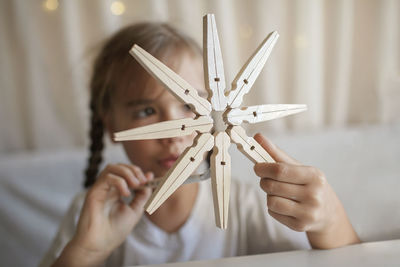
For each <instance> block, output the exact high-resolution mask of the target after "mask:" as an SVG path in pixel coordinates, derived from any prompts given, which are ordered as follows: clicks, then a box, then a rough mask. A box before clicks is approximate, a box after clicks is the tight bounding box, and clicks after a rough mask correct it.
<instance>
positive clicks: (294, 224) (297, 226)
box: [268, 210, 307, 232]
mask: <svg viewBox="0 0 400 267" xmlns="http://www.w3.org/2000/svg"><path fill="white" fill-rule="evenodd" d="M268 213H269V215H271V216H272V217H273V218H274V219H275V220H277V221H278V222H280V223H282V224H284V225H286V226H287V227H289V228H290V229H292V230H295V231H298V232H304V231H307V227H306V225H304V224H302V223H300V222H299V220H297V219H296V218H294V217H290V216H285V215H281V214H279V213H276V212H273V211H272V210H268Z"/></svg>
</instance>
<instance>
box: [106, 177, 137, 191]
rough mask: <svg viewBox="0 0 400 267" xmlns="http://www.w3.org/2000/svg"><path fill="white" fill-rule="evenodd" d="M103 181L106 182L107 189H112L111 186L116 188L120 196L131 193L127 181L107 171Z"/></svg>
mask: <svg viewBox="0 0 400 267" xmlns="http://www.w3.org/2000/svg"><path fill="white" fill-rule="evenodd" d="M105 183H106V184H107V186H108V189H109V191H110V190H112V188H116V189H117V191H118V192H119V194H120V195H122V196H130V195H131V191H130V190H129V187H128V184H127V181H126V180H124V179H122V178H121V177H119V176H117V175H114V174H112V173H109V174H108V175H107V178H106V180H105Z"/></svg>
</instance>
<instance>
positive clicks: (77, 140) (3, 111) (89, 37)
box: [0, 0, 400, 154]
mask: <svg viewBox="0 0 400 267" xmlns="http://www.w3.org/2000/svg"><path fill="white" fill-rule="evenodd" d="M206 13H214V14H215V16H216V21H217V27H218V31H219V38H220V42H221V48H222V55H223V58H224V65H225V75H226V78H227V84H230V83H231V81H232V80H233V78H234V77H235V76H236V74H237V72H238V71H239V70H240V68H241V66H242V65H243V64H244V63H245V62H246V60H247V58H248V57H249V56H250V55H251V54H252V53H253V51H254V50H255V48H256V47H257V46H258V45H259V43H260V42H261V41H262V40H263V39H264V38H265V37H266V36H267V34H268V33H270V32H271V31H273V30H277V31H278V32H279V34H280V38H279V40H278V43H277V45H276V46H275V48H274V50H273V52H272V54H271V57H270V59H269V60H268V62H267V64H266V65H265V68H264V70H263V71H262V72H261V74H260V76H259V78H258V80H257V82H256V83H255V85H254V87H253V89H252V90H251V92H250V93H249V94H248V95H247V96H246V97H245V104H247V105H255V104H274V103H290V104H292V103H293V104H295V103H299V104H307V105H308V111H307V112H305V113H302V114H301V115H295V116H293V117H290V118H287V119H280V120H276V121H271V122H265V123H262V124H260V125H258V126H252V127H257V128H252V129H250V130H254V131H255V130H259V129H261V130H263V131H267V132H268V133H275V134H280V133H287V132H290V133H296V132H301V131H302V132H304V131H315V130H320V129H332V128H333V129H338V128H346V127H353V126H358V125H365V124H368V125H370V124H374V125H375V124H391V123H394V122H396V121H399V119H398V117H399V114H400V30H399V25H400V1H398V0H382V1H378V0H334V1H333V0H332V1H329V0H326V1H322V0H321V1H318V0H297V1H295V0H286V1H272V0H269V1H266V0H253V1H245V0H218V1H213V0H209V1H204V0H191V1H187V0H170V1H166V0H148V1H139V0H130V1H128V0H125V1H112V0H104V1H98V0H85V1H78V0H70V1H63V0H32V1H25V0H13V1H6V0H0V58H1V60H0V127H1V128H0V153H1V154H8V153H17V152H24V151H49V150H50V151H53V150H59V149H65V148H76V147H79V148H81V147H86V145H87V143H88V138H87V132H88V119H89V113H88V108H87V106H88V89H87V88H88V79H89V77H90V72H91V63H92V60H93V58H94V56H95V55H96V53H97V52H98V49H99V46H100V45H101V43H102V41H103V40H104V39H105V38H106V37H108V36H110V35H111V34H112V33H113V32H115V31H117V30H118V29H120V28H121V27H122V26H124V25H127V24H130V23H135V22H139V21H144V20H152V21H166V22H169V23H171V24H173V25H174V26H176V27H178V28H180V29H182V30H183V31H186V32H188V33H189V34H190V35H192V36H193V37H194V38H195V39H196V40H197V41H198V42H199V43H200V44H201V43H202V17H203V15H205V14H206ZM127 56H130V55H129V54H128V51H127Z"/></svg>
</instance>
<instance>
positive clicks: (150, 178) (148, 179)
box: [145, 172, 154, 182]
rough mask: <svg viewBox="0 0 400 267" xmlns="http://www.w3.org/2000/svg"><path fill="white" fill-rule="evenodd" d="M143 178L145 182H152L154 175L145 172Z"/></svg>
mask: <svg viewBox="0 0 400 267" xmlns="http://www.w3.org/2000/svg"><path fill="white" fill-rule="evenodd" d="M145 177H146V179H147V182H149V181H152V180H154V173H153V172H146V174H145Z"/></svg>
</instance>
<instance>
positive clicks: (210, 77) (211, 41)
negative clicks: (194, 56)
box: [203, 14, 227, 111]
mask: <svg viewBox="0 0 400 267" xmlns="http://www.w3.org/2000/svg"><path fill="white" fill-rule="evenodd" d="M203 59H204V79H205V84H206V88H207V90H208V91H209V93H210V94H209V95H210V97H209V100H210V102H211V105H212V107H213V109H214V110H216V111H222V110H224V109H225V108H226V106H227V98H226V96H225V87H226V84H225V74H224V64H223V61H222V53H221V47H220V44H219V39H218V32H217V26H216V23H215V17H214V14H207V15H205V16H204V17H203Z"/></svg>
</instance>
